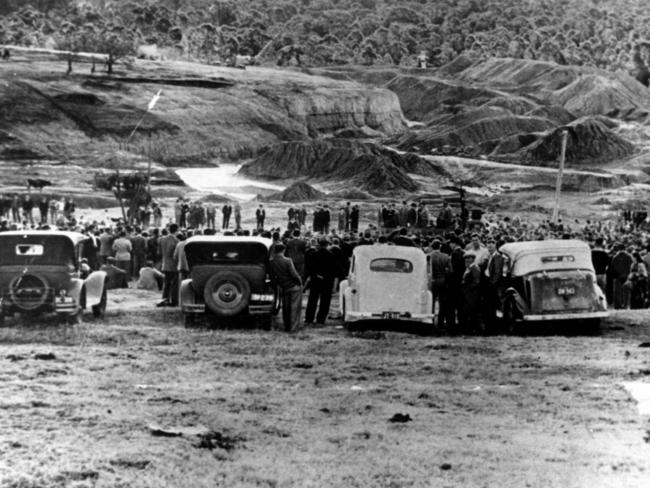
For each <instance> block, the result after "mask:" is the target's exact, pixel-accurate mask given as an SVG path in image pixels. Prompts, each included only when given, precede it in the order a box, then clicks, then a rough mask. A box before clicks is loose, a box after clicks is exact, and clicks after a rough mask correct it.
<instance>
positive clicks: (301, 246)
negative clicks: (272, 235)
mask: <svg viewBox="0 0 650 488" xmlns="http://www.w3.org/2000/svg"><path fill="white" fill-rule="evenodd" d="M306 253H307V243H306V242H305V241H304V239H301V238H300V231H299V230H294V231H293V237H292V238H291V239H289V241H288V242H287V248H286V252H285V254H286V255H287V257H288V258H289V259H291V261H293V265H294V267H295V268H296V271H297V272H298V274H299V275H300V277H301V278H302V279H303V280H304V279H305V254H306Z"/></svg>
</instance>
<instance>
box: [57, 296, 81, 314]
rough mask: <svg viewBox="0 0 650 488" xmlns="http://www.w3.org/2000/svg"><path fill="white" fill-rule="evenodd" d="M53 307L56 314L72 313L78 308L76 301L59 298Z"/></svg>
mask: <svg viewBox="0 0 650 488" xmlns="http://www.w3.org/2000/svg"><path fill="white" fill-rule="evenodd" d="M53 305H54V311H55V312H56V313H74V312H76V311H77V309H78V308H79V304H78V303H77V301H76V300H75V299H74V298H70V297H65V298H61V297H59V298H57V299H56V300H55V301H54V304H53Z"/></svg>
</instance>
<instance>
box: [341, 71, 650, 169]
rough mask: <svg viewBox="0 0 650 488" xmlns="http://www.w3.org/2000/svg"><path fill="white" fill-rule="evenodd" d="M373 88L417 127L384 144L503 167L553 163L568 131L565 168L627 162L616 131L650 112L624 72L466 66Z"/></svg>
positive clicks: (643, 92) (628, 147) (645, 96)
mask: <svg viewBox="0 0 650 488" xmlns="http://www.w3.org/2000/svg"><path fill="white" fill-rule="evenodd" d="M352 77H353V78H354V76H352ZM376 85H377V86H384V87H386V88H388V89H389V90H391V91H394V92H395V93H396V94H397V95H398V97H399V99H400V104H401V106H402V108H403V110H404V114H405V116H406V117H407V118H408V119H411V120H413V121H419V122H422V124H420V125H418V126H414V127H413V128H412V129H410V130H409V131H407V132H405V133H403V134H399V135H397V136H394V137H391V138H389V139H388V143H390V144H394V145H396V146H397V147H399V148H400V149H403V150H406V151H415V152H418V151H420V152H424V153H432V154H461V155H465V156H474V157H476V156H479V155H483V156H484V157H487V158H488V159H492V160H497V161H504V162H521V163H524V164H535V165H546V164H549V163H552V162H555V161H557V157H558V155H559V146H558V144H557V141H555V142H553V141H552V139H553V138H554V137H555V136H554V134H556V131H557V129H559V128H562V127H568V128H569V129H570V131H571V137H570V138H569V141H568V148H567V161H568V163H569V164H570V165H571V164H576V165H584V164H587V165H593V164H599V163H605V162H612V161H621V160H624V159H625V158H628V157H630V156H632V155H633V154H634V153H635V152H637V151H638V150H640V149H641V147H640V146H637V145H635V144H633V143H632V142H631V141H628V140H626V139H625V137H626V134H625V133H624V132H625V130H623V129H621V127H623V126H624V125H626V124H624V123H628V122H638V123H639V124H641V125H643V124H645V119H646V118H647V117H648V114H649V113H650V90H648V88H646V87H645V86H643V85H642V84H640V83H639V82H638V81H636V80H635V79H633V78H631V77H630V76H628V75H626V74H624V73H622V72H616V73H610V72H607V71H604V70H601V69H596V68H588V67H571V66H561V65H558V64H556V63H550V62H541V61H530V60H520V59H508V58H502V59H496V58H494V59H487V60H484V61H477V62H471V63H470V62H467V60H465V61H459V62H454V63H451V64H450V65H449V66H445V67H442V68H441V69H439V70H437V71H435V72H433V73H426V72H423V73H420V74H414V73H413V72H412V71H411V72H409V73H403V74H400V73H396V74H395V76H394V77H393V78H392V79H390V81H388V82H387V83H385V84H382V83H381V82H379V83H376Z"/></svg>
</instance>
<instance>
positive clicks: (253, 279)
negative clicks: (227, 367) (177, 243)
mask: <svg viewBox="0 0 650 488" xmlns="http://www.w3.org/2000/svg"><path fill="white" fill-rule="evenodd" d="M271 245H272V241H271V239H267V238H264V237H257V236H194V237H190V238H189V239H188V240H187V242H186V244H185V246H184V248H183V252H184V253H185V257H186V259H187V264H188V267H189V278H187V279H184V280H183V281H182V282H181V285H180V300H179V303H180V308H181V311H182V312H183V315H184V317H185V325H186V326H188V327H190V326H194V325H196V323H197V319H199V318H200V317H202V316H203V317H208V318H209V319H211V321H212V322H220V321H221V322H223V321H225V320H227V319H232V318H235V317H251V318H254V319H256V320H258V321H262V322H263V326H264V327H266V328H268V327H270V325H271V320H272V316H273V315H275V314H277V312H278V310H279V307H280V303H279V300H280V298H279V297H280V294H279V293H278V291H277V287H276V286H275V284H274V283H273V282H272V281H271V277H270V276H271V275H270V271H269V259H270V250H271Z"/></svg>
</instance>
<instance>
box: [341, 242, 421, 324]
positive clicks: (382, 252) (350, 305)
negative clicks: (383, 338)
mask: <svg viewBox="0 0 650 488" xmlns="http://www.w3.org/2000/svg"><path fill="white" fill-rule="evenodd" d="M432 301H433V300H432V296H431V291H430V290H429V287H428V273H427V257H426V254H425V253H424V252H423V251H422V250H421V249H418V248H415V247H406V246H391V245H383V244H381V245H371V246H358V247H356V248H355V249H354V251H353V252H352V262H351V264H350V272H349V274H348V277H347V279H346V280H343V281H342V282H341V286H340V307H341V315H342V317H343V321H344V323H345V324H346V325H348V326H349V325H350V324H351V323H353V322H356V321H360V320H364V321H365V320H405V321H414V322H423V323H427V324H433V308H432Z"/></svg>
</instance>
